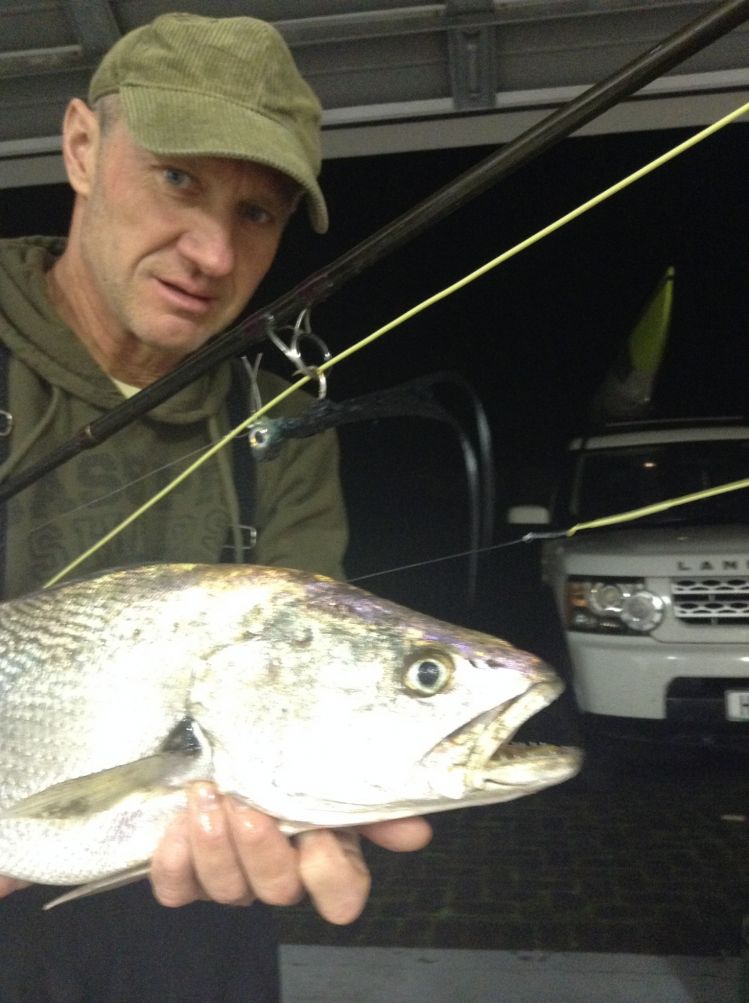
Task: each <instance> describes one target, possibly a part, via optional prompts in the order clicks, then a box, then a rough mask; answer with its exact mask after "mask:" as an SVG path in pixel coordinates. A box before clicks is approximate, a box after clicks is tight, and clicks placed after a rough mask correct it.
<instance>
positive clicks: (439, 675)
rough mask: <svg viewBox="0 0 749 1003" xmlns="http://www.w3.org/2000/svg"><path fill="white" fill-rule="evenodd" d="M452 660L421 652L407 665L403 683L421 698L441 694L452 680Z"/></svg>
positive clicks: (434, 653)
mask: <svg viewBox="0 0 749 1003" xmlns="http://www.w3.org/2000/svg"><path fill="white" fill-rule="evenodd" d="M452 675H453V663H452V660H451V659H450V658H449V657H447V656H446V655H443V654H438V653H436V652H432V651H429V652H420V653H419V654H418V655H416V656H415V657H414V658H412V659H411V660H410V661H409V662H408V664H407V665H406V669H405V672H404V675H403V682H404V685H405V686H406V688H407V689H409V690H411V691H412V692H413V693H418V694H419V695H420V696H424V697H431V696H434V694H435V693H439V692H440V691H441V690H443V689H444V688H445V686H447V684H448V683H449V682H450V680H451V679H452Z"/></svg>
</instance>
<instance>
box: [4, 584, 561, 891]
mask: <svg viewBox="0 0 749 1003" xmlns="http://www.w3.org/2000/svg"><path fill="white" fill-rule="evenodd" d="M562 688H563V684H562V682H561V681H560V679H559V677H558V676H557V675H555V673H554V672H553V671H552V670H551V669H550V668H549V667H548V666H547V665H545V664H544V663H543V662H542V661H541V660H540V659H538V658H537V657H535V656H534V655H531V654H529V653H527V652H524V651H520V650H518V649H516V648H514V647H513V646H512V645H511V644H509V643H508V642H506V641H503V640H500V639H498V638H494V637H491V636H489V635H488V634H483V633H479V632H477V631H474V630H470V629H466V628H462V627H456V626H452V625H450V624H447V623H445V622H442V621H440V620H436V619H434V618H432V617H429V616H427V615H424V614H422V613H418V612H415V611H413V610H410V609H407V608H406V607H404V606H400V605H398V604H396V603H393V602H390V601H388V600H386V599H382V598H379V597H377V596H375V595H373V594H372V593H369V592H366V591H364V590H362V589H360V588H358V587H356V586H354V585H350V584H347V583H343V582H338V581H334V580H333V579H330V578H326V577H324V576H321V575H316V574H312V573H308V572H303V571H297V570H293V569H282V568H269V567H261V566H256V565H224V564H222V565H207V564H152V565H142V566H134V567H124V568H118V569H114V570H112V571H107V572H104V573H100V574H97V575H95V576H92V577H88V578H82V579H79V580H77V581H74V582H70V583H67V584H63V585H58V586H56V587H54V588H50V589H47V590H41V591H39V592H36V593H32V594H29V595H26V596H23V597H21V598H18V599H13V600H11V601H8V602H5V603H2V604H0V874H4V875H7V876H9V877H15V878H19V879H23V880H26V881H32V882H35V883H41V884H54V885H82V886H83V887H82V889H80V890H79V893H80V894H85V893H87V891H88V890H99V889H105V888H107V887H116V886H117V885H118V884H122V883H125V882H126V881H128V880H131V879H132V878H133V877H137V876H140V875H143V874H145V873H147V870H148V862H149V860H150V858H151V856H152V855H153V851H154V849H155V847H156V846H157V844H158V842H159V840H160V838H161V837H162V835H163V833H164V831H165V829H166V828H167V826H168V824H169V822H170V820H171V819H172V818H173V817H174V815H175V814H176V813H177V812H179V811H180V810H182V809H183V808H184V807H185V805H186V788H187V786H188V785H189V784H190V783H191V782H192V781H195V780H198V779H200V780H211V781H214V782H215V783H216V784H217V785H218V787H219V788H220V790H222V791H223V792H225V793H228V794H232V795H234V796H235V797H237V798H239V799H241V800H242V801H244V802H246V803H247V804H249V805H252V806H254V807H256V808H258V809H260V810H262V811H263V812H266V813H268V814H269V815H271V816H274V817H275V818H276V819H277V820H278V821H279V825H280V827H281V829H282V830H283V831H284V832H285V833H287V834H289V835H290V836H291V835H293V834H295V833H298V832H302V831H304V830H305V829H311V828H316V827H334V828H338V827H345V826H351V825H357V824H362V823H369V822H374V821H378V820H383V819H394V818H401V817H405V816H410V815H418V814H425V813H431V812H437V811H443V810H447V809H451V808H462V807H466V806H472V805H488V804H493V803H496V802H502V801H508V800H511V799H512V798H517V797H520V796H523V795H526V794H531V793H533V792H536V791H540V790H542V789H543V788H546V787H548V786H549V785H551V784H556V783H560V782H562V781H564V780H567V779H569V778H570V777H572V776H574V775H575V774H576V773H577V771H578V770H579V768H580V765H581V751H580V750H579V749H577V748H574V747H561V746H559V747H558V746H554V745H550V744H534V745H524V744H521V743H518V742H513V741H512V739H513V736H514V735H515V733H516V731H517V730H518V729H519V728H520V726H521V725H522V724H523V722H525V721H526V720H527V719H528V718H530V717H531V716H533V715H534V714H535V713H536V712H537V711H539V710H540V709H541V708H543V707H545V706H547V705H548V704H549V703H551V702H552V701H553V700H554V699H556V697H557V696H558V695H559V693H560V692H561V690H562ZM73 894H76V893H73Z"/></svg>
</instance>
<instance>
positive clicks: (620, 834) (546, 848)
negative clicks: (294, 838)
mask: <svg viewBox="0 0 749 1003" xmlns="http://www.w3.org/2000/svg"><path fill="white" fill-rule="evenodd" d="M748 784H749V763H747V762H743V763H742V762H736V761H733V760H731V759H730V758H728V757H723V758H715V757H712V758H697V759H695V760H694V761H693V762H691V763H687V764H682V765H677V766H675V765H666V764H664V765H661V766H659V767H657V768H656V767H653V766H646V765H643V766H639V765H637V766H630V767H627V766H624V765H615V764H612V763H610V762H609V761H608V760H606V759H604V758H602V757H601V758H599V756H598V755H597V754H596V753H595V752H592V753H589V756H588V761H587V763H586V766H585V767H584V769H583V771H582V773H581V774H580V776H579V777H577V778H576V779H575V780H572V781H570V782H568V783H567V784H564V785H561V786H559V787H556V788H552V789H549V790H547V791H544V792H542V793H540V794H536V795H534V796H532V797H528V798H522V799H520V800H517V801H514V802H510V803H508V804H504V805H496V806H493V807H489V808H474V809H470V810H461V811H455V812H446V813H443V814H441V815H438V816H435V817H434V818H433V822H434V826H435V837H434V840H433V843H432V844H431V846H430V847H429V848H428V849H427V850H425V851H423V852H421V853H417V854H408V855H395V854H389V853H386V852H384V851H380V850H377V849H376V848H372V849H371V850H370V851H369V860H370V865H371V868H372V872H373V875H374V890H373V894H372V897H371V900H370V903H369V905H368V907H367V909H366V911H365V913H364V915H363V916H362V917H361V918H360V920H359V921H358V922H356V923H354V924H353V925H352V926H350V927H346V928H336V927H333V926H330V925H327V924H325V923H324V922H323V921H322V920H320V919H319V918H317V917H316V916H315V915H314V914H313V912H312V911H311V909H310V908H309V907H308V906H306V905H303V906H299V907H296V908H294V909H286V910H281V911H280V921H281V932H282V940H283V942H285V943H299V944H331V945H360V946H362V945H377V946H401V947H455V948H483V949H498V950H522V949H525V950H549V951H613V952H617V951H621V952H633V953H644V954H677V955H679V954H681V955H703V956H707V955H736V954H738V952H739V946H740V941H739V931H740V925H741V919H742V915H743V913H744V911H745V910H747V911H749V882H748V880H747V866H748V865H749V846H748V845H747V832H746V826H745V825H743V824H741V823H737V822H731V821H725V820H722V819H721V816H722V815H729V814H741V813H742V812H743V811H744V810H746V808H747V806H749V791H748V790H747V787H748Z"/></svg>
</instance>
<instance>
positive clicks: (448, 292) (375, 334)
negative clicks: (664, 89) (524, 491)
mask: <svg viewBox="0 0 749 1003" xmlns="http://www.w3.org/2000/svg"><path fill="white" fill-rule="evenodd" d="M748 112H749V102H747V103H746V104H743V105H741V106H740V107H739V108H736V109H734V111H732V112H730V113H729V114H728V115H724V116H723V118H720V119H718V121H717V122H713V123H712V125H709V126H707V127H706V128H705V129H702V130H700V132H697V133H695V134H694V135H693V136H690V137H689V138H688V139H685V140H684V142H682V143H679V144H678V146H675V147H673V148H672V149H671V150H668V151H667V152H666V153H663V154H661V156H660V157H657V158H656V159H655V160H651V161H650V163H648V164H645V166H644V167H641V168H640V169H639V170H637V171H635V172H634V173H633V174H629V175H627V176H626V177H625V178H622V179H621V181H618V182H617V183H616V184H614V185H611V187H610V188H607V189H606V190H605V191H602V192H601V193H600V194H598V195H595V196H594V197H593V198H591V199H589V200H588V201H587V202H584V203H583V204H582V205H580V206H578V207H577V208H576V209H573V210H572V211H571V212H568V213H566V214H565V215H564V216H560V217H559V219H557V220H555V221H554V222H553V223H550V224H549V225H548V226H545V227H544V228H543V229H542V230H538V231H537V232H536V233H534V234H532V235H531V236H530V237H527V238H526V239H525V240H523V241H521V242H520V243H519V244H515V246H514V247H511V248H509V250H507V251H504V252H503V253H502V254H499V255H497V257H496V258H492V259H491V261H487V262H486V263H485V264H483V265H481V266H480V267H479V268H477V269H475V270H474V271H472V272H470V273H469V274H468V275H465V276H463V278H461V279H458V281H457V282H454V283H453V284H452V285H450V286H447V287H446V288H445V289H442V290H440V292H437V293H435V294H434V295H433V296H429V297H428V298H427V299H425V300H422V301H421V302H420V303H417V304H416V305H415V306H413V307H411V308H410V309H409V310H406V311H405V312H404V313H402V314H400V316H398V317H396V318H394V319H393V320H391V321H389V322H388V323H387V324H385V325H383V326H382V327H380V328H378V329H377V330H376V331H372V333H371V334H368V335H367V336H366V337H364V338H362V339H360V340H359V341H357V342H355V343H354V344H353V345H350V346H349V347H348V348H345V349H343V351H341V352H339V353H338V354H337V355H334V356H332V357H331V358H330V359H328V361H327V362H324V363H322V364H321V365H319V366H317V367H316V370H315V372H318V373H325V372H327V371H328V370H329V369H332V368H333V366H335V365H337V364H338V363H339V362H342V361H343V360H344V359H347V358H349V357H350V356H352V355H354V354H355V353H356V352H360V351H361V350H362V349H363V348H366V347H367V345H370V344H372V342H374V341H377V339H378V338H381V337H382V336H383V335H384V334H387V333H388V332H389V331H392V330H393V329H394V328H396V327H399V326H400V325H401V324H404V323H405V322H406V321H407V320H410V319H411V318H412V317H415V316H416V315H417V314H420V313H423V312H424V311H425V310H427V309H429V307H431V306H434V304H435V303H439V302H440V301H441V300H443V299H447V297H448V296H452V294H453V293H456V292H457V291H458V290H459V289H462V288H463V287H464V286H467V285H469V284H470V283H471V282H474V281H475V280H476V279H478V278H481V276H482V275H485V274H486V273H487V272H489V271H491V270H492V269H493V268H496V267H497V266H498V265H501V264H504V262H505V261H509V259H510V258H513V257H515V255H516V254H519V253H520V252H521V251H524V250H525V249H526V248H528V247H532V246H533V245H534V244H537V243H538V242H539V241H540V240H543V239H544V237H548V236H549V235H550V234H552V233H554V232H556V231H557V230H559V229H561V228H562V227H563V226H566V225H567V223H571V222H572V221H573V220H574V219H577V218H578V217H579V216H582V215H583V214H584V213H586V212H588V211H589V210H590V209H593V208H594V207H595V206H597V205H599V204H600V203H601V202H604V201H605V200H606V199H608V198H611V196H612V195H616V194H617V193H618V192H620V191H622V190H623V189H624V188H627V187H629V185H631V184H634V182H635V181H639V180H640V178H643V177H645V176H646V175H647V174H651V173H652V172H653V171H655V170H657V169H658V168H659V167H661V166H662V165H663V164H666V163H668V161H670V160H673V159H674V158H675V157H678V156H679V154H681V153H684V152H685V151H686V150H689V149H691V147H693V146H696V145H697V143H701V142H702V141H703V140H704V139H707V138H708V137H709V136H712V135H713V134H714V133H716V132H718V131H719V130H720V129H722V128H724V127H725V126H727V125H730V123H731V122H734V121H735V120H736V119H737V118H740V117H741V116H742V115H746V114H747V113H748ZM312 378H313V377H311V376H301V377H300V378H298V379H297V380H295V382H294V383H292V384H290V385H289V386H288V387H287V388H286V389H285V390H283V391H282V392H281V393H280V394H278V395H277V396H276V397H274V398H273V400H271V401H269V402H268V403H267V404H265V405H264V406H263V407H261V408H260V409H259V410H257V411H256V412H255V413H254V414H251V415H250V416H249V417H248V418H245V419H244V421H242V422H240V424H239V425H237V427H236V428H234V429H232V430H231V431H230V432H228V433H227V434H226V435H225V436H224V437H223V438H222V439H219V440H218V441H217V442H215V443H214V444H213V445H212V446H211V447H210V448H209V449H208V450H206V452H205V453H203V454H202V455H201V456H200V457H199V459H197V460H196V461H195V462H194V463H192V464H190V466H189V467H187V468H186V469H185V470H183V471H182V473H181V474H179V475H178V476H177V477H175V478H174V480H172V481H170V482H169V483H168V484H166V485H165V486H164V487H163V488H162V489H161V490H160V491H158V492H157V493H156V494H155V495H154V496H153V497H152V498H150V499H149V500H148V501H147V502H145V503H144V504H143V505H141V506H140V508H138V509H135V510H134V511H133V512H132V513H131V514H130V515H129V516H128V517H127V518H126V519H123V520H122V522H120V523H119V524H118V525H117V526H115V527H114V528H113V529H111V530H110V531H109V533H107V534H106V535H105V536H103V537H102V538H101V539H100V540H98V541H97V542H96V543H95V544H94V545H93V546H91V547H89V549H88V550H86V551H84V553H82V554H80V555H79V556H78V557H76V558H75V559H74V560H73V561H71V562H70V563H69V564H68V565H67V566H66V567H64V568H63V569H62V570H61V571H58V572H57V574H56V575H54V576H53V577H52V578H50V580H49V581H48V582H46V583H45V585H44V588H49V587H50V586H51V585H55V584H56V583H57V582H59V581H60V580H61V579H62V578H64V577H65V576H66V575H68V574H70V572H71V571H73V570H75V568H77V567H78V566H79V565H80V564H82V563H83V562H84V561H85V560H86V559H87V558H89V557H90V556H91V555H92V554H95V553H96V552H97V551H98V550H100V549H101V548H102V547H103V546H105V545H106V544H107V543H109V541H110V540H112V539H114V537H116V536H118V535H119V534H120V533H121V532H122V531H123V530H124V529H126V528H127V527H128V526H129V525H130V524H131V523H133V522H134V521H135V520H136V519H138V518H140V516H141V515H143V514H144V513H145V512H147V511H148V509H150V508H151V507H152V506H153V505H156V504H157V503H158V502H159V501H161V499H162V498H164V497H165V496H166V495H168V494H169V493H170V492H171V491H173V490H174V489H175V488H176V487H178V486H179V485H180V484H181V483H182V482H183V481H184V480H185V479H186V478H187V477H189V476H190V475H191V474H192V473H193V472H194V471H195V470H196V469H197V468H198V467H199V466H200V465H201V464H202V463H205V462H206V461H207V460H209V459H210V458H211V457H212V456H214V455H215V454H216V453H217V452H218V451H219V450H220V449H223V448H224V446H226V445H227V444H228V443H229V442H231V440H232V439H233V438H234V437H235V436H236V435H239V434H241V433H242V432H243V431H244V430H245V429H246V428H248V426H250V425H252V424H253V423H254V422H255V421H257V419H258V418H260V417H262V416H263V415H265V414H267V413H268V412H269V411H270V410H272V408H274V407H275V406H276V405H277V404H279V403H280V402H281V401H283V400H285V399H286V398H287V397H289V396H290V395H291V394H292V393H296V391H297V390H299V389H300V388H301V387H302V386H304V385H305V384H306V383H309V382H310V381H311V379H312ZM747 486H749V480H748V481H736V482H734V483H732V484H724V485H721V486H719V487H716V488H711V489H709V490H707V491H703V492H698V493H697V494H694V495H686V496H684V497H683V498H674V499H671V500H669V501H666V502H662V503H660V504H659V505H653V506H649V507H648V508H645V509H636V510H635V511H633V512H625V513H623V514H621V515H618V516H616V515H614V516H607V517H606V518H605V519H597V520H595V521H593V522H589V523H581V524H580V525H578V526H573V527H572V529H570V530H568V534H567V535H569V536H572V535H573V534H574V533H576V532H577V531H578V530H581V529H591V528H594V527H598V526H601V525H611V524H613V523H616V522H624V521H627V520H629V519H636V518H638V517H639V516H641V515H647V514H650V513H651V512H653V511H660V510H661V509H664V508H669V507H671V506H675V505H682V504H685V503H686V502H689V501H696V500H697V499H699V498H705V497H709V496H710V495H713V494H718V493H720V492H721V491H736V490H738V489H739V488H742V487H747Z"/></svg>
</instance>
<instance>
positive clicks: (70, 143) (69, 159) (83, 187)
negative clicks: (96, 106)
mask: <svg viewBox="0 0 749 1003" xmlns="http://www.w3.org/2000/svg"><path fill="white" fill-rule="evenodd" d="M100 136H101V130H100V128H99V120H98V118H97V117H96V112H94V111H92V110H91V108H89V106H88V105H87V104H86V103H85V101H81V99H80V98H73V100H72V101H71V102H70V104H69V105H68V107H67V109H66V110H65V118H64V119H63V123H62V158H63V161H64V163H65V170H66V172H67V175H68V181H69V182H70V185H71V187H72V188H73V190H74V191H75V192H76V193H77V194H78V195H88V194H89V192H90V191H91V184H92V179H93V176H94V171H95V168H96V158H97V154H98V149H99V140H100Z"/></svg>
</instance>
